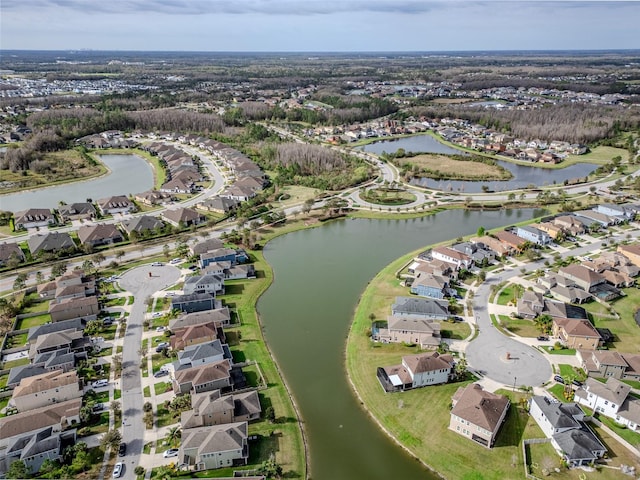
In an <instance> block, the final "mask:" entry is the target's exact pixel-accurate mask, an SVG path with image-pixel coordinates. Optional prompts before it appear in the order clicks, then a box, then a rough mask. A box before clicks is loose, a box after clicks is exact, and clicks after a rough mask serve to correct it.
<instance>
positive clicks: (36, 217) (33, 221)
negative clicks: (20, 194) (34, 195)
mask: <svg viewBox="0 0 640 480" xmlns="http://www.w3.org/2000/svg"><path fill="white" fill-rule="evenodd" d="M56 223H57V222H56V217H55V215H54V214H53V213H52V212H51V210H49V209H48V208H29V209H27V210H21V211H19V212H15V213H14V214H13V225H14V228H15V229H16V230H23V229H27V228H36V227H48V226H50V225H55V224H56Z"/></svg>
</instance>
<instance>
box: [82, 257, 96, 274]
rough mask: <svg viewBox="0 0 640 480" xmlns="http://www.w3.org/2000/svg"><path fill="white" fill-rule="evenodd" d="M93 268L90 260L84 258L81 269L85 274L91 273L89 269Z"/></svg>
mask: <svg viewBox="0 0 640 480" xmlns="http://www.w3.org/2000/svg"><path fill="white" fill-rule="evenodd" d="M93 268H94V264H93V262H92V261H91V260H89V259H86V260H85V261H84V262H82V271H83V272H84V273H85V274H89V273H91V270H93Z"/></svg>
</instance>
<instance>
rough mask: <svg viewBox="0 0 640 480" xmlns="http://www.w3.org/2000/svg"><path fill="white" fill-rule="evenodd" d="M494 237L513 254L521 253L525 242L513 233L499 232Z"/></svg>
mask: <svg viewBox="0 0 640 480" xmlns="http://www.w3.org/2000/svg"><path fill="white" fill-rule="evenodd" d="M494 236H495V237H496V238H497V239H498V240H500V242H501V243H503V244H504V245H506V246H507V248H510V249H512V250H513V251H514V252H521V251H522V249H523V248H524V246H525V245H526V243H527V241H526V240H525V239H524V238H520V237H519V236H517V235H516V234H514V233H511V232H507V231H505V230H501V231H499V232H496V233H495V234H494Z"/></svg>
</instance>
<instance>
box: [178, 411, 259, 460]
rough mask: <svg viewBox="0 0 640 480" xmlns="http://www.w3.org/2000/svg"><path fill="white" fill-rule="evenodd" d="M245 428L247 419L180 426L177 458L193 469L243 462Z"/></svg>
mask: <svg viewBox="0 0 640 480" xmlns="http://www.w3.org/2000/svg"><path fill="white" fill-rule="evenodd" d="M247 428H248V427H247V422H237V423H228V424H223V425H213V426H210V427H199V428H188V429H183V430H182V440H181V442H180V453H179V454H178V460H179V462H181V463H186V464H187V465H193V466H194V467H195V469H196V470H210V469H215V468H222V467H232V466H234V465H246V464H247V460H248V459H249V445H248V442H247Z"/></svg>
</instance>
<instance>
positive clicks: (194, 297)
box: [171, 293, 222, 313]
mask: <svg viewBox="0 0 640 480" xmlns="http://www.w3.org/2000/svg"><path fill="white" fill-rule="evenodd" d="M221 306H222V302H220V301H218V302H216V297H215V295H213V294H211V293H192V294H189V295H176V296H175V297H171V310H180V311H181V312H185V313H192V312H202V311H203V310H214V309H216V308H220V307H221Z"/></svg>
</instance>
